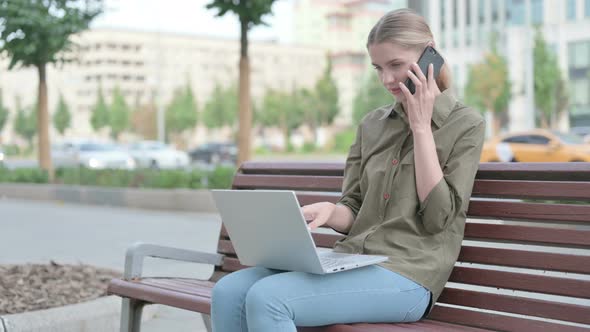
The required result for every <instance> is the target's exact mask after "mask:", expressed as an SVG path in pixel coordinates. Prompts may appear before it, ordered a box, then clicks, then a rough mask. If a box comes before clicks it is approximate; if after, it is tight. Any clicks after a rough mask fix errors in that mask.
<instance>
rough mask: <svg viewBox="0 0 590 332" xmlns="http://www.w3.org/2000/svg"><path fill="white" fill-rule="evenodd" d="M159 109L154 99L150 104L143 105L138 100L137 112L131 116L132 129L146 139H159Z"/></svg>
mask: <svg viewBox="0 0 590 332" xmlns="http://www.w3.org/2000/svg"><path fill="white" fill-rule="evenodd" d="M157 121H158V109H157V106H156V101H155V99H154V98H153V97H152V99H151V100H150V102H149V103H148V104H146V105H142V104H141V103H139V101H138V100H136V105H135V111H134V112H133V113H132V114H131V127H132V128H133V131H134V132H136V133H137V134H139V135H140V136H141V137H143V138H144V139H151V140H156V139H157V138H158V122H157Z"/></svg>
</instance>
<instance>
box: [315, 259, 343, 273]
mask: <svg viewBox="0 0 590 332" xmlns="http://www.w3.org/2000/svg"><path fill="white" fill-rule="evenodd" d="M320 262H321V263H322V266H323V267H324V268H325V269H328V270H329V269H333V268H336V267H339V266H340V265H342V264H343V263H344V259H342V258H332V257H320Z"/></svg>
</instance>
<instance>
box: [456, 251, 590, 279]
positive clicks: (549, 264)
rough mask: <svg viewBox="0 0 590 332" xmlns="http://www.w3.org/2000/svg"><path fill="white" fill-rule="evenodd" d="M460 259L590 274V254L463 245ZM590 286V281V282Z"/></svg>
mask: <svg viewBox="0 0 590 332" xmlns="http://www.w3.org/2000/svg"><path fill="white" fill-rule="evenodd" d="M459 261H460V262H465V263H479V264H488V265H496V266H508V267H521V268H529V269H538V270H549V271H561V272H571V273H581V274H590V256H588V255H572V254H560V253H548V252H540V251H532V250H518V249H503V248H486V247H476V246H470V245H463V246H462V247H461V253H460V254H459ZM589 286H590V282H589Z"/></svg>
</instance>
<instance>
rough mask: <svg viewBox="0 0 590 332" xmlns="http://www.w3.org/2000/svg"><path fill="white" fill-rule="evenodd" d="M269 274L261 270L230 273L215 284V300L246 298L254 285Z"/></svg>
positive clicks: (253, 269)
mask: <svg viewBox="0 0 590 332" xmlns="http://www.w3.org/2000/svg"><path fill="white" fill-rule="evenodd" d="M269 273H270V272H268V270H266V269H259V268H250V269H245V270H241V271H237V272H234V273H230V274H228V275H226V276H224V277H223V278H221V279H219V281H217V282H216V283H215V286H214V287H213V291H212V297H213V300H214V301H215V300H216V299H217V300H219V299H228V298H236V297H238V298H244V297H245V296H246V293H247V292H248V289H249V288H250V287H251V286H252V284H253V283H255V282H256V281H258V280H259V279H260V278H263V277H265V276H267V275H268V274H269Z"/></svg>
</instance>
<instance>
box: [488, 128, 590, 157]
mask: <svg viewBox="0 0 590 332" xmlns="http://www.w3.org/2000/svg"><path fill="white" fill-rule="evenodd" d="M481 161H482V162H490V161H520V162H568V161H586V162H590V144H585V143H584V141H583V140H582V138H581V137H579V136H576V135H573V134H565V133H560V132H556V131H550V130H545V129H535V130H531V131H526V132H520V133H512V134H508V135H503V136H500V137H496V138H494V139H492V140H490V141H489V142H487V143H486V144H484V148H483V151H482V154H481Z"/></svg>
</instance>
